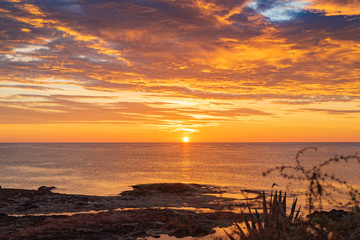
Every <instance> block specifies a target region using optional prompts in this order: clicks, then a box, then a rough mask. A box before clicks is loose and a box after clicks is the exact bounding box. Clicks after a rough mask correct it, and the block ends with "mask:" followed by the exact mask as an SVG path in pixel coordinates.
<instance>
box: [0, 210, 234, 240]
mask: <svg viewBox="0 0 360 240" xmlns="http://www.w3.org/2000/svg"><path fill="white" fill-rule="evenodd" d="M240 218H241V216H239V215H238V214H235V213H230V212H217V213H216V212H214V213H195V212H192V211H182V210H169V209H141V210H126V211H108V212H101V213H97V214H75V215H72V216H49V217H44V216H41V217H34V216H32V217H18V218H17V217H9V216H7V217H4V216H3V217H1V218H0V226H1V227H0V229H1V232H2V235H1V237H0V239H137V238H139V237H150V236H158V235H159V234H167V235H170V236H175V237H185V236H192V237H201V236H206V235H208V234H211V233H213V232H214V230H213V229H214V228H215V227H227V226H230V225H232V224H233V222H234V221H239V220H240Z"/></svg>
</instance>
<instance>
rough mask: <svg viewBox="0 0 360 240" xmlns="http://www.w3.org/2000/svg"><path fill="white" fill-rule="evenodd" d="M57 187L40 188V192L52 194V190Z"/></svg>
mask: <svg viewBox="0 0 360 240" xmlns="http://www.w3.org/2000/svg"><path fill="white" fill-rule="evenodd" d="M55 188H56V187H54V186H51V187H47V186H41V187H39V188H38V191H41V192H51V190H53V189H55Z"/></svg>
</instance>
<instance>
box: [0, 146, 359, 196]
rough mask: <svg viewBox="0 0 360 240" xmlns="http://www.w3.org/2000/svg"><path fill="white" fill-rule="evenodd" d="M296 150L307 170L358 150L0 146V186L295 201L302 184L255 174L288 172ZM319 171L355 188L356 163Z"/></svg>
mask: <svg viewBox="0 0 360 240" xmlns="http://www.w3.org/2000/svg"><path fill="white" fill-rule="evenodd" d="M303 149H307V150H305V151H303V153H302V154H300V155H299V156H300V157H299V161H300V163H301V164H302V165H303V166H304V167H306V168H307V169H310V168H312V167H313V166H315V165H318V164H321V163H322V162H324V161H326V160H328V159H330V158H333V157H335V156H341V155H344V156H347V155H354V154H356V153H358V152H360V143H318V142H316V143H309V142H307V143H0V165H1V168H0V185H1V187H3V188H22V189H37V188H38V187H39V186H56V187H57V189H56V191H57V192H61V193H69V194H87V195H101V196H110V195H116V194H119V193H121V192H122V191H125V190H130V189H131V186H133V185H136V184H147V183H175V182H182V183H198V184H204V185H216V186H219V187H220V188H222V189H224V190H225V191H228V192H232V193H234V194H235V193H236V192H239V191H242V190H260V191H271V190H272V189H274V188H276V189H278V190H284V191H285V190H286V191H288V192H289V191H290V192H297V193H299V194H300V193H301V192H302V191H304V190H306V189H307V187H308V182H306V181H294V180H289V179H284V178H283V177H282V176H281V175H280V174H279V172H276V171H275V172H272V173H271V174H269V175H266V176H263V173H264V172H266V171H267V170H269V169H272V168H274V167H277V166H282V165H291V166H295V165H296V161H295V157H296V155H297V153H298V152H299V151H301V150H303ZM322 171H323V173H328V174H329V175H331V174H335V176H336V177H337V178H339V179H342V180H346V181H347V183H348V184H351V186H353V187H355V188H358V189H359V187H360V163H359V162H357V161H355V160H354V159H350V160H349V161H348V162H347V163H346V162H344V161H340V162H338V163H337V162H333V163H331V164H329V165H328V166H327V167H325V168H324V169H323V170H322ZM274 183H275V184H274ZM337 186H339V187H342V186H340V185H338V184H337Z"/></svg>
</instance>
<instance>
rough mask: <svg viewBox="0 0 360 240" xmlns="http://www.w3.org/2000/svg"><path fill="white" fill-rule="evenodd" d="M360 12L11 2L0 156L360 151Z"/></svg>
mask: <svg viewBox="0 0 360 240" xmlns="http://www.w3.org/2000/svg"><path fill="white" fill-rule="evenodd" d="M359 100H360V1H359V0H156V1H155V0H27V1H23V0H1V1H0V142H177V141H181V139H182V138H183V137H185V136H187V137H189V139H190V142H294V141H295V142H346V141H350V142H358V141H360V101H359Z"/></svg>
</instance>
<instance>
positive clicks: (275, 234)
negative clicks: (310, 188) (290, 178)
mask: <svg viewBox="0 0 360 240" xmlns="http://www.w3.org/2000/svg"><path fill="white" fill-rule="evenodd" d="M297 200H298V199H297V197H295V198H294V200H293V203H292V206H291V210H290V214H289V215H288V216H287V215H286V192H285V193H284V195H282V192H281V191H280V192H279V194H278V193H277V191H276V192H275V194H274V195H273V194H272V192H271V195H270V201H269V203H267V202H266V198H265V193H264V192H263V204H262V208H263V213H262V216H260V214H259V213H258V211H257V209H255V213H253V212H252V211H251V208H250V206H249V204H248V205H247V206H248V210H249V215H250V218H251V224H250V222H249V220H248V219H247V217H246V215H245V214H244V213H243V212H242V211H241V212H242V215H243V216H244V223H245V226H246V229H247V232H248V233H247V234H245V232H244V231H243V230H242V229H241V227H240V226H239V224H238V223H235V225H236V227H237V234H238V236H239V237H240V239H241V240H243V239H296V238H297V237H296V236H302V237H304V234H305V235H306V229H303V228H299V227H297V223H298V222H299V220H300V215H299V214H300V209H301V206H300V207H299V208H298V209H297V211H296V204H297ZM294 230H295V231H294ZM224 231H225V230H224ZM300 232H301V234H299V233H300ZM225 233H226V235H227V236H228V237H229V239H230V240H235V237H234V234H233V235H231V234H230V233H228V232H226V231H225ZM293 235H294V236H295V238H294V236H293ZM299 239H300V238H299Z"/></svg>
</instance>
